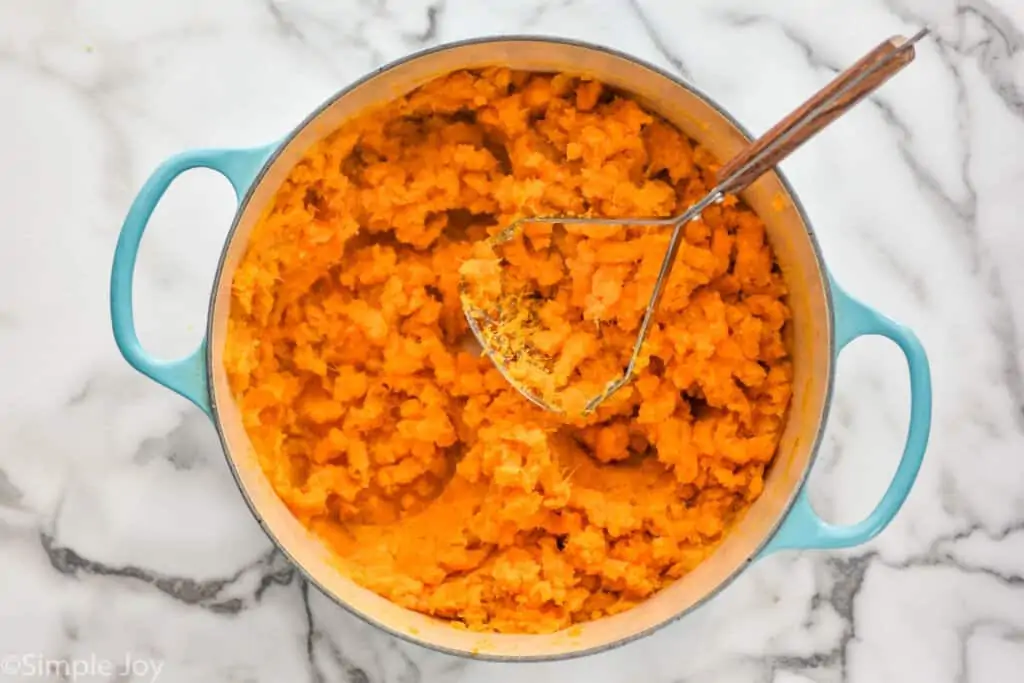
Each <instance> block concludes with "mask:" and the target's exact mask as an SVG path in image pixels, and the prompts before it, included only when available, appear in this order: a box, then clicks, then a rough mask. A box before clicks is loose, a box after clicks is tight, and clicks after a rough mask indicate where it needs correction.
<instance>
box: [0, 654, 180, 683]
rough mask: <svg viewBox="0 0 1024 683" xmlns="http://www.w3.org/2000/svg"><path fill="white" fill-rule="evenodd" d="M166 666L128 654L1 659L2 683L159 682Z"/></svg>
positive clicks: (0, 673) (30, 656)
mask: <svg viewBox="0 0 1024 683" xmlns="http://www.w3.org/2000/svg"><path fill="white" fill-rule="evenodd" d="M163 667H164V663H163V662H161V661H159V660H156V659H152V658H144V657H136V656H134V655H133V654H131V653H130V652H129V653H125V655H124V657H123V658H121V659H108V658H106V657H99V656H97V655H95V654H93V655H89V656H86V657H62V658H55V657H47V656H45V655H42V654H39V653H25V654H9V655H5V656H3V657H2V658H0V680H2V679H4V678H8V677H10V678H13V679H15V680H27V679H32V678H47V679H58V680H63V681H90V680H103V681H107V680H111V679H116V680H121V679H127V680H132V681H146V682H148V683H155V681H156V680H157V679H158V678H160V672H161V671H163Z"/></svg>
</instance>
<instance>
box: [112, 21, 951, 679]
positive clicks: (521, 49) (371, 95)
mask: <svg viewBox="0 0 1024 683" xmlns="http://www.w3.org/2000/svg"><path fill="white" fill-rule="evenodd" d="M499 64H500V65H504V66H508V67H511V68H513V69H525V70H534V71H549V72H550V71H556V72H572V73H582V74H588V75H591V76H593V77H595V78H598V79H600V80H602V81H604V82H605V83H608V84H610V85H612V86H614V87H617V88H619V89H621V90H624V91H627V92H630V93H632V94H633V95H634V96H635V97H636V98H637V99H638V100H639V101H640V102H641V103H643V104H644V105H645V106H647V107H649V108H650V109H652V110H654V111H656V112H658V113H659V114H661V115H662V116H664V117H665V118H666V119H668V120H669V121H671V122H672V123H674V124H676V125H677V126H679V127H680V128H681V129H682V130H683V131H684V132H686V133H687V134H688V135H689V136H690V137H691V138H694V139H695V140H696V141H697V142H699V143H700V144H701V145H703V146H704V147H706V148H708V149H709V150H710V151H711V152H713V153H714V154H716V155H717V156H718V158H720V159H727V158H731V157H732V156H733V155H734V154H735V153H736V152H737V151H738V150H739V149H741V148H742V147H743V146H745V145H746V144H747V142H748V141H749V140H750V135H749V134H748V133H747V132H746V131H745V130H744V129H743V128H742V127H741V126H740V125H739V124H738V123H737V122H736V121H735V120H734V119H733V118H732V117H731V116H729V115H728V114H727V113H726V112H725V111H724V110H723V109H722V108H721V107H719V106H717V105H716V104H715V103H714V102H713V101H712V100H711V99H710V98H708V97H707V96H706V95H704V94H702V93H701V92H699V91H697V90H696V89H694V88H693V87H692V86H690V85H688V84H685V83H683V82H681V81H680V80H679V79H677V78H675V77H674V76H672V75H670V74H667V73H665V72H663V71H661V70H659V69H657V68H655V67H653V66H651V65H649V64H645V63H643V62H641V61H639V60H637V59H635V58H633V57H631V56H628V55H625V54H622V53H619V52H615V51H612V50H609V49H607V48H603V47H598V46H594V45H587V44H583V43H578V42H572V41H566V40H556V39H549V38H537V37H503V38H494V39H481V40H472V41H467V42H461V43H455V44H450V45H445V46H441V47H437V48H434V49H431V50H427V51H425V52H420V53H418V54H415V55H412V56H410V57H407V58H405V59H402V60H400V61H398V62H395V63H393V64H390V65H388V66H386V67H384V68H382V69H380V70H378V71H375V72H374V73H372V74H370V75H368V76H366V77H365V78H363V79H361V80H360V81H358V82H356V83H354V84H353V85H351V86H349V87H347V88H345V89H344V90H342V91H341V92H339V93H337V94H336V95H335V96H333V97H332V98H330V99H329V100H328V101H327V102H326V103H324V104H323V105H322V106H321V107H320V108H319V109H318V110H317V111H315V112H313V114H311V115H310V116H309V117H308V118H307V119H306V120H305V121H303V122H302V123H301V124H300V125H299V126H298V127H297V128H295V129H294V130H293V131H292V132H291V133H290V134H288V136H287V137H286V138H284V139H283V140H282V141H278V142H274V143H273V144H270V145H266V146H262V147H254V148H250V149H203V150H194V151H190V152H185V153H183V154H180V155H178V156H175V157H172V158H170V159H168V160H167V161H166V162H164V163H163V164H162V165H160V166H159V167H158V168H157V169H156V170H155V171H154V173H153V175H152V176H151V177H150V178H149V180H148V181H147V182H146V183H145V185H143V187H142V189H141V190H140V191H139V194H138V196H137V197H136V198H135V201H134V203H133V204H132V206H131V209H130V210H129V212H128V216H127V218H126V219H125V222H124V225H123V227H122V229H121V235H120V238H119V240H118V243H117V248H116V252H115V254H114V264H113V272H112V275H111V283H110V314H111V318H112V322H113V328H114V337H115V339H116V341H117V345H118V348H120V350H121V353H122V354H124V357H125V359H126V360H127V361H128V362H129V363H130V364H131V365H132V366H133V367H134V368H136V369H137V370H138V371H139V372H141V373H143V374H145V375H147V376H148V377H151V378H152V379H153V380H155V381H156V382H158V383H160V384H162V385H164V386H166V387H167V388H169V389H171V390H172V391H175V392H177V393H179V394H181V395H182V396H184V397H186V398H187V399H189V400H190V401H192V403H194V404H195V405H196V406H197V407H198V408H199V409H200V410H202V411H203V412H204V413H206V414H207V415H208V416H209V417H210V419H211V420H212V422H213V425H214V427H215V428H216V429H217V431H218V432H219V434H220V439H221V443H222V445H223V448H224V452H225V454H226V455H227V459H228V463H229V464H230V466H231V469H232V472H233V473H234V476H235V478H236V480H237V481H238V485H239V487H240V488H241V490H242V493H243V495H244V497H245V499H246V501H247V503H248V505H249V507H250V508H251V510H252V513H253V514H254V515H255V516H256V519H257V520H259V523H260V524H261V525H262V526H263V528H264V530H265V531H266V533H267V534H268V535H269V536H270V538H271V539H273V541H274V542H275V543H276V544H277V546H278V547H279V548H280V549H281V551H282V552H284V553H285V554H286V555H287V556H288V557H289V558H290V559H291V560H292V561H293V562H294V563H295V565H296V566H298V567H299V568H300V569H301V570H302V571H303V572H304V573H305V575H306V576H307V577H308V579H309V580H310V581H312V582H313V583H314V584H315V585H316V586H318V587H319V588H320V590H322V591H323V592H324V593H325V594H326V595H328V596H330V597H331V598H333V599H334V600H335V601H336V602H337V603H338V604H339V605H341V606H343V607H345V608H346V609H348V610H350V611H351V612H353V613H355V614H356V615H358V616H359V617H361V618H362V619H365V620H366V621H368V622H370V623H372V624H375V625H376V626H378V627H380V628H381V629H383V630H385V631H387V632H389V633H392V634H394V635H397V636H400V637H403V638H406V639H408V640H411V641H414V642H416V643H419V644H422V645H425V646H428V647H431V648H434V649H437V650H441V651H444V652H449V653H453V654H458V655H465V656H471V657H479V658H486V659H499V660H515V661H528V660H541V659H558V658H566V657H573V656H579V655H583V654H587V653H592V652H596V651H600V650H604V649H607V648H610V647H613V646H615V645H620V644H622V643H625V642H628V641H630V640H633V639H635V638H638V637H640V636H642V635H645V634H648V633H650V632H652V631H653V630H655V629H656V628H658V627H660V626H662V625H664V624H666V623H668V622H669V621H672V620H673V619H676V618H679V617H680V616H682V615H685V614H687V613H688V612H690V611H691V610H693V609H695V608H696V607H698V606H699V605H701V604H702V603H703V602H704V601H706V600H708V599H709V598H710V597H712V596H713V595H715V594H716V593H717V592H718V591H720V590H721V589H722V588H723V587H725V586H726V585H728V584H729V582H730V581H732V580H733V579H734V578H735V577H736V576H737V575H739V573H740V572H742V571H743V569H744V568H745V567H746V566H747V565H748V564H750V563H751V562H754V561H755V560H758V559H760V558H764V557H767V556H768V555H772V554H774V553H777V552H780V551H784V550H805V549H837V548H847V547H850V546H855V545H858V544H861V543H864V542H866V541H868V540H870V539H872V538H873V537H874V536H875V535H877V534H878V533H879V532H881V531H882V530H883V529H884V528H885V527H886V525H887V524H889V522H890V521H891V520H892V519H893V517H894V516H895V515H896V513H897V511H898V510H899V509H900V506H901V505H902V504H903V501H904V500H905V499H906V497H907V494H908V493H909V492H910V489H911V486H912V485H913V483H914V479H915V477H916V476H917V472H918V469H919V468H920V466H921V460H922V458H923V457H924V452H925V447H926V444H927V441H928V433H929V429H930V424H931V382H930V375H929V368H928V361H927V358H926V356H925V352H924V350H923V348H922V347H921V344H920V342H919V341H918V339H917V337H915V336H914V334H913V333H912V332H911V331H910V330H908V329H906V328H905V327H902V326H901V325H899V324H897V323H895V322H893V321H892V320H889V319H888V318H886V317H885V316H883V315H881V314H880V313H878V312H876V311H874V310H873V309H871V308H870V307H868V306H866V305H865V304H863V303H861V302H859V301H857V300H856V299H854V298H853V297H851V296H850V295H849V294H847V293H846V292H844V291H843V290H842V289H841V288H840V287H839V286H838V285H837V284H836V283H835V281H834V280H833V279H832V277H831V276H830V275H829V273H828V270H827V269H826V267H825V264H824V261H823V259H822V256H821V252H820V250H819V248H818V244H817V242H816V240H815V237H814V232H813V231H812V230H811V227H810V225H809V223H808V221H807V217H806V215H805V213H804V211H803V209H802V207H801V205H800V203H799V201H798V200H797V198H796V195H795V194H794V192H793V190H792V188H791V187H790V185H789V183H788V182H787V181H786V179H785V178H784V177H783V176H782V174H781V173H780V172H774V173H769V174H767V175H765V176H764V177H763V178H762V179H761V180H759V181H758V182H757V183H755V184H754V185H753V186H752V187H751V188H750V189H749V190H747V191H746V192H745V193H744V199H745V200H746V201H747V202H748V203H749V204H750V205H751V206H752V207H753V208H754V209H755V210H756V211H757V212H758V214H759V215H760V216H761V217H762V218H763V219H764V221H765V223H766V225H767V230H768V236H769V239H770V241H771V243H772V245H773V247H774V249H775V253H776V256H777V259H778V262H779V265H780V267H781V268H782V271H783V274H784V276H785V278H786V280H787V283H788V285H789V288H790V295H789V303H790V306H791V308H792V311H793V320H792V322H791V324H790V326H789V327H790V329H789V334H790V339H791V342H792V351H793V360H794V373H795V379H794V395H793V401H792V405H791V408H790V413H789V418H788V421H787V426H786V429H785V431H784V434H783V436H782V439H781V442H780V445H779V450H778V454H777V456H776V461H775V463H774V464H773V466H772V468H771V470H770V472H769V473H768V476H767V478H766V482H765V488H764V492H763V494H762V495H761V497H760V498H759V499H758V500H757V501H756V502H755V503H754V505H753V506H752V507H751V508H750V510H749V512H748V513H747V514H746V515H745V516H744V517H743V518H742V519H741V520H740V522H739V523H737V525H736V526H735V527H734V528H733V530H732V531H731V533H730V534H729V535H728V536H727V537H726V539H725V540H724V541H723V542H722V544H721V546H720V547H719V548H718V549H717V550H716V551H715V552H714V553H713V554H712V555H711V556H710V557H709V558H708V559H707V560H705V561H704V562H703V563H701V564H700V565H699V566H698V567H697V568H696V569H695V570H694V571H693V572H691V573H690V574H688V575H686V576H685V577H683V578H681V579H680V580H678V581H676V582H675V583H674V584H672V585H671V586H669V587H668V588H666V589H665V590H663V591H661V592H660V593H658V594H657V595H655V596H653V597H652V598H650V599H649V600H647V601H646V602H644V603H642V604H641V605H639V606H637V607H635V608H633V609H631V610H628V611H626V612H624V613H621V614H617V615H614V616H610V617H605V618H601V619H598V620H596V621H593V622H589V623H585V624H581V625H578V626H575V627H573V628H572V629H570V630H567V631H563V632H560V633H555V634H550V635H505V634H481V633H473V632H467V631H464V630H458V629H455V628H452V627H451V626H450V625H448V624H447V623H444V622H441V621H437V620H434V619H431V618H429V617H427V616H424V615H422V614H419V613H415V612H412V611H409V610H406V609H404V608H402V607H399V606H397V605H395V604H394V603H391V602H389V601H388V600H385V599H384V598H382V597H380V596H378V595H376V594H375V593H372V592H370V591H368V590H366V589H364V588H362V587H360V586H358V585H356V584H355V583H354V582H352V581H351V580H349V579H348V578H346V577H345V576H344V575H343V574H342V573H340V572H339V571H338V570H337V568H336V566H335V564H334V563H333V562H332V560H331V556H330V553H329V551H328V550H327V549H326V548H325V547H324V546H323V545H322V544H321V543H320V542H319V541H318V540H317V539H316V538H315V537H313V536H311V535H310V534H309V532H308V531H307V530H306V529H305V528H304V527H303V526H302V525H301V524H300V523H299V522H298V521H297V520H296V519H295V518H294V517H293V516H292V515H291V514H290V512H289V511H288V509H287V508H286V507H285V505H284V504H283V503H282V502H281V500H280V499H279V498H278V497H277V495H276V494H275V493H274V491H273V489H272V488H271V487H270V484H269V482H268V481H267V480H266V478H265V477H264V475H263V472H262V471H261V470H260V467H259V465H258V463H257V461H256V457H255V454H254V453H253V449H252V446H251V444H250V442H249V440H248V437H247V436H246V434H245V430H244V429H243V428H242V422H241V419H240V416H239V412H238V408H237V406H236V405H235V402H234V400H233V398H232V396H231V392H230V390H229V388H228V383H227V377H226V375H225V371H224V368H223V363H222V358H223V352H224V339H225V330H226V319H227V317H228V312H229V309H230V303H231V280H232V276H233V274H234V271H235V268H236V267H237V264H238V262H239V259H240V257H241V255H242V253H243V251H244V249H245V246H246V242H247V240H248V236H249V234H250V231H251V230H252V228H253V225H254V224H255V223H256V221H257V220H258V219H259V217H260V215H261V214H262V213H263V210H264V207H266V206H267V203H268V202H269V201H271V199H272V197H273V195H274V193H275V191H276V190H277V188H278V187H279V185H280V184H281V182H282V180H283V179H284V177H285V176H286V175H287V173H288V172H289V170H290V169H291V168H292V167H293V166H294V164H296V163H297V161H298V160H299V159H300V157H301V156H302V155H303V153H304V152H305V151H306V150H307V149H308V148H309V147H310V146H311V145H313V144H314V143H315V142H317V141H318V140H320V139H321V138H322V137H324V136H325V135H326V134H328V133H330V132H331V131H333V130H335V129H336V128H337V127H338V126H339V125H340V124H341V123H342V122H343V121H345V120H347V119H349V118H351V117H353V116H355V115H357V114H359V113H360V112H362V111H364V110H366V109H367V108H368V107H371V106H374V105H376V104H379V103H381V102H384V101H387V100H391V99H393V98H395V97H397V96H399V95H402V94H404V93H406V92H408V91H409V90H411V89H413V88H415V87H416V86H418V85H420V84H422V83H424V82H426V81H428V80H430V79H431V78H434V77H436V76H438V75H440V74H443V73H447V72H449V71H452V70H455V69H462V68H479V67H485V66H493V65H499ZM193 168H209V169H212V170H214V171H216V172H218V173H220V174H222V175H223V176H224V177H225V178H227V179H228V180H229V181H230V182H231V185H232V187H234V190H235V195H236V197H237V199H238V210H237V212H236V214H235V217H234V221H233V223H232V226H231V231H230V233H229V235H228V238H227V240H226V242H225V245H224V248H223V252H222V254H221V259H220V265H219V267H218V269H217V274H216V278H215V281H214V285H213V291H212V293H211V296H210V305H209V317H208V322H207V327H206V334H205V337H204V339H203V341H202V342H201V343H200V344H199V348H198V349H196V351H195V352H194V353H192V354H190V355H189V356H187V357H185V358H181V359H178V360H159V359H157V358H154V357H153V356H151V355H150V354H148V353H147V352H146V351H145V349H143V348H142V346H141V345H140V344H139V340H138V337H137V336H136V333H135V325H134V322H133V317H132V280H133V275H134V270H135V259H136V254H137V252H138V248H139V243H140V241H141V239H142V234H143V231H144V230H145V228H146V223H147V221H148V220H149V218H150V215H151V214H152V212H153V209H154V207H155V206H156V205H157V203H158V202H159V201H160V198H161V197H162V196H163V194H164V192H165V191H166V190H167V187H168V186H169V185H170V184H171V182H172V181H173V180H174V179H175V178H176V177H177V176H178V175H180V174H181V173H183V172H185V171H188V170H189V169H193ZM865 335H878V336H881V337H885V338H887V339H890V340H892V341H893V342H895V343H896V345H897V346H898V347H899V348H900V350H901V351H902V352H903V354H904V355H905V356H906V360H907V365H908V367H909V372H910V426H909V430H908V433H907V438H906V443H905V445H904V448H903V455H902V457H901V459H900V462H899V465H898V467H897V468H896V474H895V476H894V477H893V479H892V482H891V483H890V484H889V487H888V489H887V490H886V491H885V494H884V495H883V496H882V499H881V501H880V502H879V503H878V505H877V506H876V507H875V509H874V510H872V511H871V513H870V514H869V515H868V516H867V518H865V519H864V520H863V521H861V522H859V523H857V524H853V525H849V526H838V525H834V524H830V523H828V522H825V521H824V520H822V519H821V518H820V517H818V515H817V514H816V513H815V511H814V509H813V508H812V507H811V504H810V502H809V501H808V497H807V492H806V487H805V483H806V481H807V477H808V474H809V472H810V470H811V466H812V465H813V463H814V459H815V454H816V453H817V451H818V447H819V445H820V443H821V438H822V433H823V431H824V426H825V420H826V417H827V415H828V411H829V406H830V403H831V398H832V392H833V380H834V377H835V367H836V363H837V360H838V357H839V354H840V352H841V351H842V350H843V348H844V347H846V345H847V344H849V343H850V342H851V341H853V340H854V339H857V338H858V337H862V336H865Z"/></svg>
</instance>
